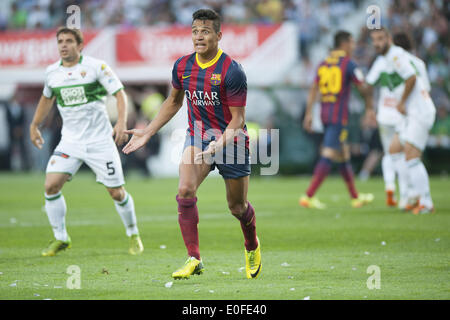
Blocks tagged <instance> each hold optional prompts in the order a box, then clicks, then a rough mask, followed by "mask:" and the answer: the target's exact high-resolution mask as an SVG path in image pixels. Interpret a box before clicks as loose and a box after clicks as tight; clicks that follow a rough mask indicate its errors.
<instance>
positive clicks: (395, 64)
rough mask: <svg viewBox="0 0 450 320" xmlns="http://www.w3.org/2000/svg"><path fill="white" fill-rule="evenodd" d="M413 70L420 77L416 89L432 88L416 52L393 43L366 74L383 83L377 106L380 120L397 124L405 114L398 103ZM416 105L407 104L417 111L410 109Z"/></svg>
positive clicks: (370, 80) (368, 79)
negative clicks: (398, 108)
mask: <svg viewBox="0 0 450 320" xmlns="http://www.w3.org/2000/svg"><path fill="white" fill-rule="evenodd" d="M414 74H415V75H416V76H417V80H416V85H415V86H414V89H413V90H418V91H422V90H425V91H427V92H428V91H430V83H429V80H428V75H427V70H426V66H425V63H424V62H423V61H422V60H420V59H419V58H417V57H416V56H414V55H412V54H411V53H409V52H407V51H405V50H404V49H402V48H400V47H398V46H395V45H392V46H391V48H390V49H389V51H388V52H387V53H386V55H379V56H378V57H377V58H376V60H375V61H374V63H373V64H372V67H371V68H370V70H369V73H368V74H367V76H366V82H367V83H368V84H370V85H373V86H379V87H380V97H379V100H378V107H377V109H378V110H377V120H378V122H379V123H381V124H385V125H395V124H397V123H398V121H400V120H401V117H402V116H401V114H400V113H399V112H398V111H397V109H396V108H395V107H396V106H397V103H398V102H399V101H400V99H401V96H402V94H403V91H404V88H405V80H406V79H408V78H409V77H411V76H412V75H414ZM410 105H412V104H410ZM414 108H415V106H414V105H412V106H411V107H410V106H408V109H410V110H409V112H416V111H417V110H411V109H414Z"/></svg>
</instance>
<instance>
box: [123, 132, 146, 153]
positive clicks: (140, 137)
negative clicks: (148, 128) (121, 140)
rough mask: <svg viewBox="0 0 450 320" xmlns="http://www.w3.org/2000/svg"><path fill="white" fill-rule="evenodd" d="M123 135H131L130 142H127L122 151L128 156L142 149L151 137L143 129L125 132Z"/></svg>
mask: <svg viewBox="0 0 450 320" xmlns="http://www.w3.org/2000/svg"><path fill="white" fill-rule="evenodd" d="M124 133H125V134H131V135H133V136H132V137H131V139H130V141H128V143H127V144H126V146H125V147H123V149H122V152H123V153H125V154H130V153H131V152H133V151H136V150H137V149H140V148H142V146H144V145H145V144H146V143H147V142H148V141H149V140H150V138H151V135H150V134H148V133H146V132H145V129H131V130H125V131H124Z"/></svg>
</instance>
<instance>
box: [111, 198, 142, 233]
mask: <svg viewBox="0 0 450 320" xmlns="http://www.w3.org/2000/svg"><path fill="white" fill-rule="evenodd" d="M114 205H115V207H116V210H117V213H119V215H120V217H121V218H122V222H123V225H124V226H125V229H126V232H127V236H128V237H130V236H131V235H133V234H139V231H138V228H137V222H136V213H135V211H134V201H133V198H132V197H131V195H130V194H129V193H128V192H125V197H124V198H123V200H122V201H114Z"/></svg>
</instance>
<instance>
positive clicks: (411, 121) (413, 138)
mask: <svg viewBox="0 0 450 320" xmlns="http://www.w3.org/2000/svg"><path fill="white" fill-rule="evenodd" d="M427 118H428V119H426V118H425V119H421V120H419V119H417V118H415V117H411V116H408V117H407V118H406V121H405V127H404V129H403V130H402V131H401V132H400V136H399V137H400V142H401V143H402V144H404V143H405V142H408V143H409V144H411V145H413V146H414V147H416V148H417V149H419V150H420V151H423V150H425V147H426V145H427V140H428V135H429V132H430V130H431V127H432V126H433V123H434V114H433V116H432V117H431V116H430V117H427Z"/></svg>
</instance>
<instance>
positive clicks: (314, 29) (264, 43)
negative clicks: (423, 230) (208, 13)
mask: <svg viewBox="0 0 450 320" xmlns="http://www.w3.org/2000/svg"><path fill="white" fill-rule="evenodd" d="M72 4H75V5H78V6H79V7H80V9H81V30H82V32H83V33H84V36H85V49H84V50H83V53H84V54H86V55H92V56H94V57H97V58H101V59H104V60H106V61H107V62H108V64H109V65H110V66H111V67H112V68H113V70H114V71H115V72H116V73H117V74H118V75H119V78H120V79H121V80H122V82H123V83H124V85H125V88H126V92H127V94H128V96H129V100H130V104H129V105H130V114H129V123H128V126H129V127H135V126H144V125H145V124H146V123H148V122H149V121H150V120H151V118H152V117H153V116H154V115H155V114H156V112H157V110H158V107H159V105H160V103H161V102H162V100H163V99H164V97H165V96H166V95H167V93H168V90H169V89H170V76H171V68H172V66H173V63H174V61H175V59H176V58H178V57H179V56H181V55H185V54H187V53H189V52H191V51H192V45H191V40H190V24H191V19H192V18H191V17H192V13H193V12H194V11H195V10H196V9H199V8H202V7H210V8H213V9H215V10H216V11H218V12H219V13H220V14H221V15H222V17H223V31H224V38H223V40H222V41H221V43H220V46H221V47H222V49H224V51H226V52H227V53H229V54H230V55H231V56H232V57H233V58H234V59H236V60H238V61H240V62H241V63H242V64H243V66H244V69H245V70H246V73H247V76H248V85H249V93H248V104H247V121H248V122H249V123H250V124H251V127H252V128H255V129H257V128H269V129H270V128H277V129H280V173H282V174H298V173H310V172H311V171H312V168H313V162H314V160H315V159H316V156H317V151H318V147H319V142H320V134H321V124H320V119H319V118H318V113H317V119H316V123H315V128H316V131H317V133H316V134H314V135H309V134H307V133H305V132H304V130H303V129H302V127H301V123H302V117H303V114H304V109H305V105H306V95H307V92H308V88H309V85H310V84H311V82H312V79H313V77H314V72H315V67H316V65H317V63H318V62H319V60H321V59H323V58H324V57H325V56H326V54H327V52H328V50H329V49H330V47H331V44H332V37H333V34H334V32H335V31H337V30H338V29H344V30H348V31H350V32H352V33H353V35H354V37H355V39H356V40H357V48H356V51H355V53H354V58H355V60H356V61H357V62H358V63H359V65H360V66H361V67H362V68H363V70H364V71H365V72H367V70H368V67H369V66H370V64H371V62H372V61H373V59H374V51H373V50H372V48H371V44H370V42H369V37H368V30H367V27H366V20H367V17H368V14H367V13H366V9H367V7H368V6H369V5H371V4H376V5H378V6H379V7H380V8H381V17H382V24H383V25H385V26H387V27H388V28H389V29H390V30H391V31H392V32H393V33H395V32H397V31H407V32H408V33H409V34H410V35H411V37H412V38H413V39H414V43H415V50H414V52H415V54H416V55H418V56H419V57H420V58H422V59H423V60H424V61H425V62H426V64H427V68H428V72H429V77H430V81H431V83H432V91H431V95H432V98H433V100H434V102H435V104H436V107H437V108H438V112H437V119H436V122H435V125H434V127H433V129H432V134H431V136H430V139H429V142H428V148H427V150H426V152H425V155H424V157H425V163H426V164H427V166H428V168H429V170H430V171H431V172H432V173H435V174H446V172H447V171H448V169H450V168H449V163H450V117H449V112H450V73H449V69H450V68H449V44H450V37H449V32H448V29H449V18H450V11H449V7H450V4H449V2H448V1H445V0H435V1H433V0H411V1H408V0H385V1H356V0H354V1H352V0H329V1H311V0H247V1H244V0H227V1H220V0H209V1H197V0H179V1H178V0H177V1H174V0H117V1H105V0H79V1H68V0H66V1H59V0H18V1H13V0H2V1H1V2H0V170H8V171H9V170H10V171H28V170H30V171H38V172H42V171H44V170H45V166H46V164H47V161H48V158H49V156H50V153H51V152H52V150H53V149H54V147H55V146H56V144H57V143H58V141H59V138H60V136H59V132H60V127H61V120H60V117H59V115H58V112H57V109H56V108H54V109H53V113H52V114H51V116H50V117H49V118H48V120H47V121H46V123H45V125H44V128H43V134H44V138H45V140H46V145H45V147H44V149H43V150H41V151H38V150H37V149H36V148H34V147H33V146H32V144H31V143H30V141H29V138H28V127H29V123H30V121H31V118H32V116H33V113H34V111H35V108H36V106H37V102H38V99H39V97H40V95H41V92H42V88H43V79H44V70H45V67H46V66H47V65H49V64H51V63H53V62H54V61H57V60H58V52H57V47H56V39H55V30H56V28H57V27H58V26H61V25H65V23H66V19H67V18H68V17H69V16H70V14H68V13H67V12H66V9H67V7H69V6H70V5H72ZM113 99H114V98H112V97H111V98H108V106H109V111H110V116H111V120H112V121H113V122H114V120H115V112H114V110H115V104H114V103H113V102H114V101H113ZM317 107H318V106H317ZM350 108H351V123H350V128H351V131H350V141H351V145H352V155H353V160H352V161H353V164H354V168H355V171H356V172H360V171H361V168H362V166H363V163H364V161H365V159H366V158H367V157H368V155H369V153H370V151H371V150H372V154H371V156H372V159H374V160H375V163H376V160H377V158H379V157H380V156H381V150H380V148H379V147H377V146H376V144H377V143H376V141H375V142H374V140H373V137H375V136H374V135H376V134H377V131H376V127H374V126H366V125H365V126H362V124H361V121H360V118H361V115H362V112H363V108H364V106H363V102H362V100H361V99H360V97H359V96H358V95H357V94H356V93H355V94H354V95H353V97H352V99H351V103H350ZM185 117H186V111H182V112H179V114H178V115H177V117H176V118H174V119H173V120H172V121H171V123H170V125H168V126H166V127H165V128H164V129H163V130H162V131H161V132H160V134H159V135H158V137H157V138H156V139H152V141H151V143H150V144H149V145H148V146H147V148H146V149H145V150H142V151H140V152H138V153H135V154H133V155H132V156H127V157H124V159H123V161H124V162H123V164H124V168H125V169H126V170H129V169H139V170H141V171H142V172H143V174H145V175H148V176H176V175H177V173H178V170H177V163H178V160H177V158H176V157H177V154H180V153H179V152H177V150H174V148H173V147H172V146H173V145H174V143H175V144H176V143H177V141H178V142H180V143H182V142H181V140H177V136H176V135H174V132H179V133H180V132H181V136H182V135H183V133H182V132H183V131H184V129H185V126H186V122H185V121H186V120H185ZM175 129H182V130H181V131H180V130H178V131H177V130H175ZM178 145H179V148H181V146H182V145H180V144H178ZM377 148H378V149H377ZM169 158H170V159H172V160H173V161H167V159H169ZM430 163H432V166H430V165H429V164H430ZM373 173H374V174H377V173H380V168H379V165H378V166H375V169H374V171H373ZM360 177H361V178H362V179H364V178H367V175H364V174H361V175H360Z"/></svg>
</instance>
